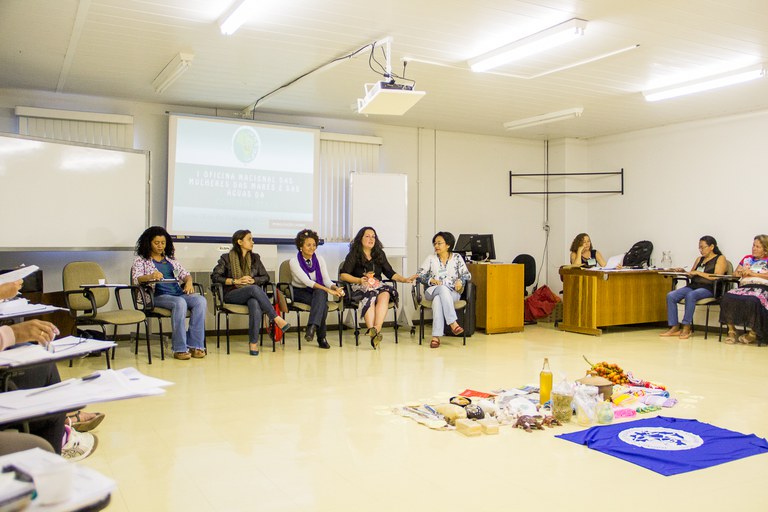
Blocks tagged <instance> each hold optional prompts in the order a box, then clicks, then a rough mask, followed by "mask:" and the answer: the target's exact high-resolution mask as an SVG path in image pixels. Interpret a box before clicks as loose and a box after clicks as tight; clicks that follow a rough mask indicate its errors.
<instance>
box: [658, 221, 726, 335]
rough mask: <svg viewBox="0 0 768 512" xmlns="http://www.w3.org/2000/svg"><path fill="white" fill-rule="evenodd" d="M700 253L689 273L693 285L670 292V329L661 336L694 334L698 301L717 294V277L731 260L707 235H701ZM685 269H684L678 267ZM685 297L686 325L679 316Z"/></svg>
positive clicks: (668, 312) (668, 308) (668, 302)
mask: <svg viewBox="0 0 768 512" xmlns="http://www.w3.org/2000/svg"><path fill="white" fill-rule="evenodd" d="M699 253H700V254H701V256H700V257H698V258H696V260H695V261H694V262H693V266H692V267H691V271H690V272H688V273H687V275H688V276H689V277H690V278H691V282H690V284H689V285H687V286H684V287H682V288H678V289H676V290H672V291H671V292H669V293H668V294H667V325H669V329H668V330H666V331H664V332H663V333H661V334H660V335H659V336H677V337H679V338H680V339H681V340H687V339H688V338H690V337H691V325H692V324H693V313H694V311H695V310H696V302H697V301H699V300H702V299H708V298H711V297H713V296H714V295H713V293H714V286H715V284H714V283H715V279H717V275H723V274H724V273H725V270H726V267H727V263H726V261H725V256H723V253H722V252H720V249H719V248H718V247H717V240H715V239H714V238H713V237H711V236H709V235H706V236H703V237H701V238H700V239H699ZM676 270H679V271H682V270H683V269H682V268H680V269H676ZM683 299H685V313H683V321H682V329H681V322H680V321H679V320H678V315H677V303H678V302H680V301H681V300H683Z"/></svg>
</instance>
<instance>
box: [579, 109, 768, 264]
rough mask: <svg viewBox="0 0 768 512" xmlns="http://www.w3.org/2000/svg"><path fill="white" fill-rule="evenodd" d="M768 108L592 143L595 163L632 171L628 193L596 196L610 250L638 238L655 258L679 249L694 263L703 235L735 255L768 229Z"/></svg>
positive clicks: (592, 213) (600, 237) (676, 258)
mask: <svg viewBox="0 0 768 512" xmlns="http://www.w3.org/2000/svg"><path fill="white" fill-rule="evenodd" d="M766 133H768V112H760V113H754V114H749V115H743V116H735V117H728V118H722V119H718V120H711V121H705V122H697V123H686V124H680V125H676V126H669V127H663V128H657V129H654V130H645V131H641V132H634V133H627V134H624V135H621V136H616V137H605V138H600V139H594V140H591V141H590V144H589V162H590V164H591V166H592V167H593V168H606V169H610V168H620V167H623V168H624V170H625V189H626V193H625V195H624V196H619V195H612V196H602V197H595V198H593V199H591V200H590V201H589V205H588V209H587V211H588V222H587V226H588V228H587V230H588V231H589V233H590V235H591V236H592V239H593V240H594V241H595V244H596V245H597V246H598V247H599V248H600V250H601V252H602V253H603V254H604V255H606V256H607V255H608V254H613V253H619V252H624V251H625V250H627V249H628V248H629V247H630V246H631V245H632V244H633V243H634V242H636V241H638V240H644V239H647V240H650V241H651V242H653V244H654V254H653V256H654V259H655V260H656V261H657V262H658V261H659V260H660V259H661V255H662V251H669V250H671V251H672V256H673V263H674V264H675V265H680V266H683V265H691V264H692V263H693V261H694V259H695V258H696V257H697V256H698V250H697V247H698V240H699V237H701V236H703V235H712V236H714V237H715V238H716V239H717V241H718V243H719V246H720V248H721V250H722V251H723V253H724V254H725V255H726V256H727V257H728V258H729V259H731V260H734V261H738V260H739V259H740V258H741V257H742V256H744V255H745V254H748V253H749V252H750V250H751V247H752V238H753V237H754V236H755V235H757V234H759V233H765V232H768V222H766V214H765V211H764V206H765V204H766V191H768V145H766V143H765V134H766Z"/></svg>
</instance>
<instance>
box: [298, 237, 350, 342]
mask: <svg viewBox="0 0 768 512" xmlns="http://www.w3.org/2000/svg"><path fill="white" fill-rule="evenodd" d="M294 241H295V242H296V248H297V249H298V250H299V252H298V253H296V257H295V258H292V259H291V260H290V266H291V275H292V277H293V281H292V282H291V285H292V286H293V300H295V301H296V302H301V303H303V304H307V305H309V306H310V308H311V309H310V310H309V322H308V323H307V331H306V333H305V334H304V339H305V340H307V341H312V340H313V339H314V337H315V335H317V344H318V346H319V347H320V348H331V346H330V345H329V344H328V340H326V339H325V331H326V329H325V320H326V317H327V316H328V294H329V293H330V294H331V295H335V296H336V297H342V296H343V295H344V290H343V289H342V288H341V287H339V286H336V284H334V282H333V280H332V279H331V276H330V275H329V274H328V268H327V267H326V266H325V260H324V259H323V257H322V256H320V255H318V254H317V253H315V250H316V249H317V244H318V243H319V242H320V237H319V236H318V235H317V233H316V232H315V231H312V230H311V229H303V230H301V231H299V233H298V234H297V235H296V239H295V240H294Z"/></svg>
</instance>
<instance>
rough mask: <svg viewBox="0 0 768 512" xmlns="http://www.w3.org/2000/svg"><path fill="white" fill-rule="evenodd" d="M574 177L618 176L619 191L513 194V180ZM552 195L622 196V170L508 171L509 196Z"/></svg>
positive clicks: (561, 191)
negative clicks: (518, 172)
mask: <svg viewBox="0 0 768 512" xmlns="http://www.w3.org/2000/svg"><path fill="white" fill-rule="evenodd" d="M574 176H619V177H620V181H621V186H620V188H619V190H559V191H558V190H556V191H552V190H548V189H547V190H535V191H532V192H529V191H526V192H515V191H514V190H513V189H512V179H513V178H526V177H527V178H533V177H536V178H553V177H569V178H572V177H574ZM546 184H547V187H548V186H549V180H547V181H546ZM552 194H621V195H624V169H623V168H622V169H621V170H620V171H614V172H558V173H521V174H516V173H513V172H512V171H509V195H510V196H517V195H547V196H548V195H552Z"/></svg>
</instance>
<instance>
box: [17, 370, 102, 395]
mask: <svg viewBox="0 0 768 512" xmlns="http://www.w3.org/2000/svg"><path fill="white" fill-rule="evenodd" d="M99 377H101V374H100V373H92V374H90V375H86V376H85V377H83V378H82V379H69V380H65V381H62V382H58V383H56V384H54V385H52V386H48V387H45V388H42V389H38V390H35V391H32V392H31V393H27V395H26V396H35V395H40V394H42V393H45V392H47V391H51V390H53V389H58V388H62V387H64V386H68V385H70V384H72V383H75V382H77V381H78V380H80V381H81V382H86V381H89V380H94V379H98V378H99Z"/></svg>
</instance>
